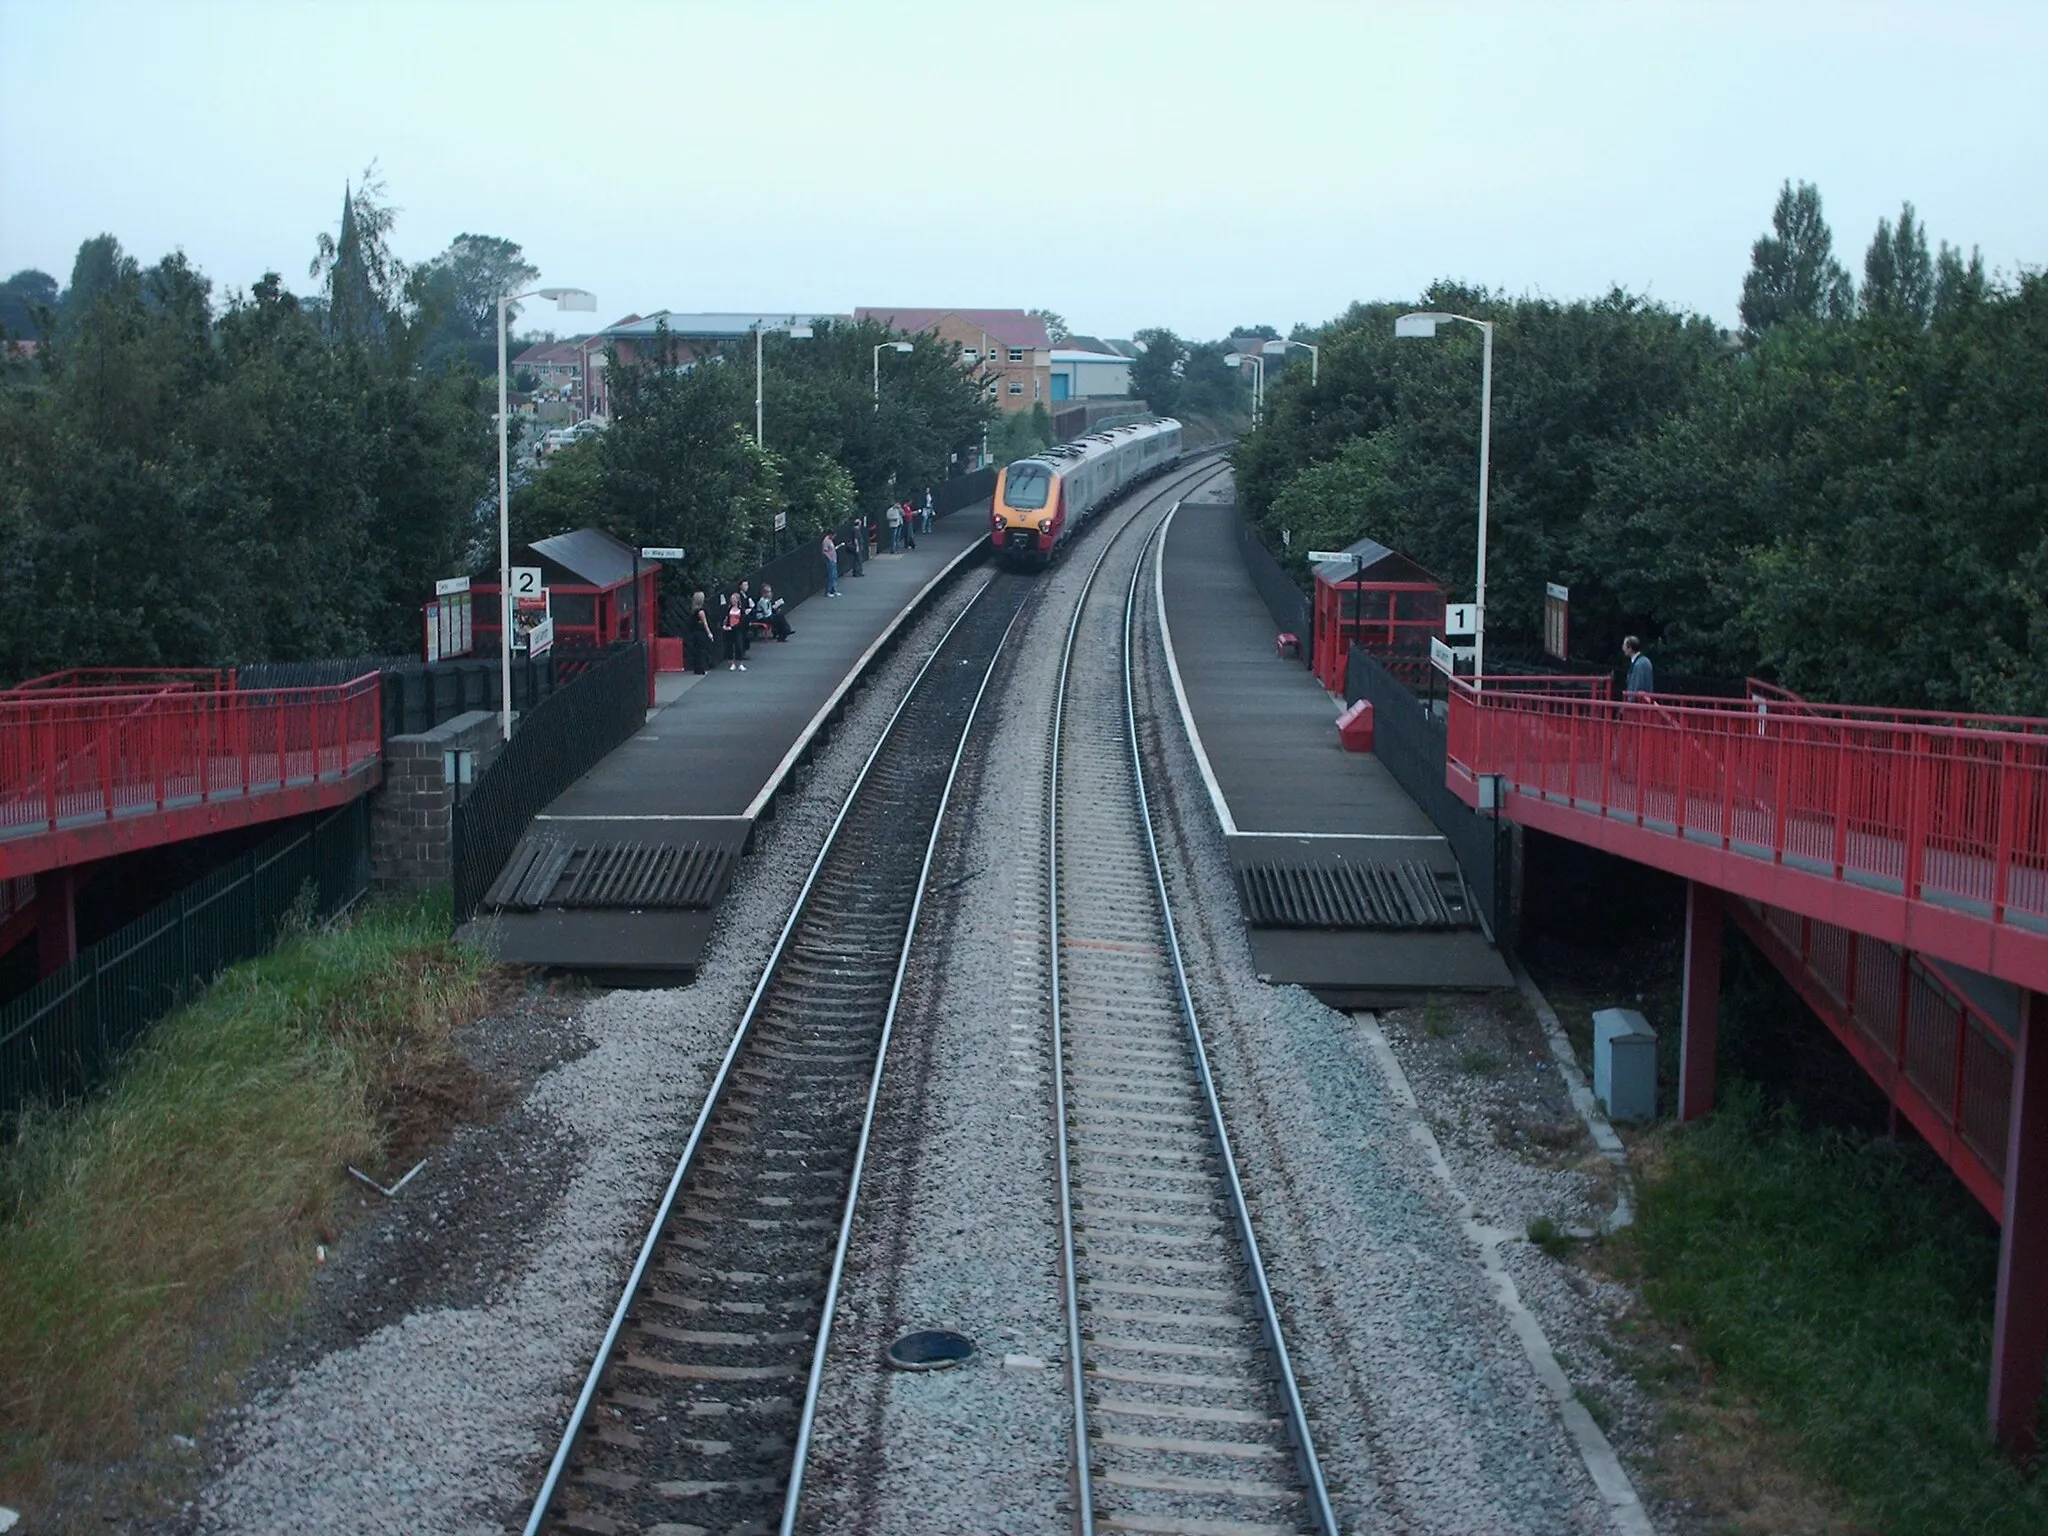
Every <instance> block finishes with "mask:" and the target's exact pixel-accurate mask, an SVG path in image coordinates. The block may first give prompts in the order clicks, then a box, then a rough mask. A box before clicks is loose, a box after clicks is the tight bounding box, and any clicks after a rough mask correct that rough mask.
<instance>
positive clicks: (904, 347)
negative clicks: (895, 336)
mask: <svg viewBox="0 0 2048 1536" xmlns="http://www.w3.org/2000/svg"><path fill="white" fill-rule="evenodd" d="M889 345H890V346H892V347H894V348H895V349H896V350H897V351H898V352H908V351H910V350H911V346H910V343H909V342H907V341H892V342H891V343H889Z"/></svg>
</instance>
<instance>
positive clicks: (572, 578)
mask: <svg viewBox="0 0 2048 1536" xmlns="http://www.w3.org/2000/svg"><path fill="white" fill-rule="evenodd" d="M637 553H638V551H637V550H636V549H635V548H634V547H633V546H632V545H631V544H622V543H620V542H619V541H618V540H617V539H615V538H613V537H612V536H611V535H610V534H608V533H605V532H603V531H602V530H601V529H597V528H578V529H577V530H576V531H575V532H574V533H558V534H555V535H554V536H553V537H551V538H546V539H535V540H534V541H533V542H532V543H531V544H522V545H520V546H519V547H518V548H517V549H515V550H513V551H512V564H513V566H514V567H515V568H516V567H519V566H537V567H538V568H539V569H540V572H541V583H542V585H544V586H545V587H546V588H547V589H548V599H549V612H550V613H551V614H552V615H553V617H554V621H555V643H556V644H557V645H570V646H577V647H582V648H589V649H593V650H595V649H600V648H602V647H604V646H607V645H610V644H612V643H613V642H614V641H618V640H637V639H640V638H641V637H642V635H643V634H644V635H645V636H646V638H647V639H649V640H652V639H653V638H654V636H655V634H656V633H657V631H658V629H659V625H658V623H657V622H655V621H654V615H655V614H656V612H657V608H656V604H657V601H658V599H657V595H656V590H657V584H658V582H659V578H660V576H661V566H660V564H659V563H658V562H656V561H652V560H641V561H638V562H637V565H638V568H639V583H638V585H637V586H636V585H635V583H634V568H635V564H636V561H635V559H634V557H635V555H636V554H637ZM469 590H470V592H471V593H472V594H473V597H474V602H475V617H474V621H473V622H474V626H475V635H476V654H477V655H479V656H495V655H497V654H498V616H499V614H500V612H501V611H502V609H501V607H500V601H501V600H500V598H499V590H500V589H499V586H498V573H497V572H496V571H490V572H487V573H485V574H484V575H482V576H480V577H477V578H476V579H475V580H473V581H471V583H470V587H469ZM642 614H646V615H647V616H648V619H649V622H648V623H647V624H646V625H645V627H644V629H643V627H642V624H641V615H642ZM651 649H652V647H650V650H651Z"/></svg>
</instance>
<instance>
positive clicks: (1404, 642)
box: [1313, 539, 1444, 693]
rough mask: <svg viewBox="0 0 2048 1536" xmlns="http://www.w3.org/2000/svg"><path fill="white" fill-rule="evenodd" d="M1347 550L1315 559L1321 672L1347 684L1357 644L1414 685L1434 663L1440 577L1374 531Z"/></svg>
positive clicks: (1329, 681) (1325, 678) (1322, 677)
mask: <svg viewBox="0 0 2048 1536" xmlns="http://www.w3.org/2000/svg"><path fill="white" fill-rule="evenodd" d="M1344 553H1345V555H1346V556H1347V557H1348V558H1346V559H1343V560H1330V561H1325V562H1324V563H1323V564H1321V565H1318V566H1315V567H1314V568H1313V569H1314V573H1315V579H1316V593H1315V626H1316V628H1315V646H1314V665H1315V673H1316V679H1317V681H1318V682H1320V683H1321V684H1322V685H1323V686H1324V687H1325V688H1327V689H1328V690H1329V691H1330V692H1332V693H1342V692H1343V691H1344V669H1345V667H1346V665H1347V664H1348V661H1349V658H1350V655H1351V647H1352V646H1354V645H1355V646H1357V647H1359V648H1360V649H1361V650H1363V651H1365V652H1366V653H1367V654H1368V655H1370V656H1373V657H1375V658H1376V659H1377V660H1378V661H1379V662H1380V664H1381V665H1383V666H1384V667H1386V669H1387V670H1388V671H1390V672H1392V673H1393V674H1394V676H1396V677H1398V678H1399V679H1400V680H1401V681H1402V682H1404V683H1406V684H1408V686H1409V687H1411V688H1415V687H1419V686H1420V685H1421V684H1422V682H1423V680H1424V675H1425V674H1426V673H1427V671H1428V670H1429V642H1430V641H1431V640H1432V639H1434V638H1439V637H1441V636H1442V634H1443V632H1444V586H1443V583H1442V582H1441V581H1439V580H1437V578H1436V577H1435V576H1434V575H1433V574H1431V573H1430V572H1429V571H1427V570H1425V569H1423V567H1421V566H1420V565H1418V564H1416V563H1415V562H1414V561H1413V560H1410V559H1409V558H1408V557H1407V556H1406V555H1403V554H1398V553H1396V552H1395V551H1393V550H1391V549H1389V548H1387V546H1386V545H1384V544H1381V543H1379V542H1378V541H1377V540H1374V539H1360V540H1359V541H1358V542H1357V543H1355V544H1351V545H1347V546H1346V547H1345V550H1344Z"/></svg>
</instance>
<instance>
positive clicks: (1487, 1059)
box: [1458, 1050, 1503, 1077]
mask: <svg viewBox="0 0 2048 1536" xmlns="http://www.w3.org/2000/svg"><path fill="white" fill-rule="evenodd" d="M1502 1065H1503V1063H1502V1062H1501V1059H1500V1058H1499V1057H1498V1056H1496V1055H1494V1054H1493V1053H1492V1052H1491V1051H1480V1050H1468V1051H1463V1052H1460V1053H1459V1056H1458V1069H1459V1070H1460V1071H1461V1072H1468V1073H1470V1074H1471V1075H1472V1076H1474V1077H1492V1076H1493V1075H1494V1074H1495V1073H1496V1072H1498V1071H1500V1069H1501V1066H1502Z"/></svg>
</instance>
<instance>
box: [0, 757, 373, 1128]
mask: <svg viewBox="0 0 2048 1536" xmlns="http://www.w3.org/2000/svg"><path fill="white" fill-rule="evenodd" d="M369 883H370V808H369V800H368V797H367V796H363V797H358V798H357V799H355V800H352V801H350V802H349V803H348V804H347V805H345V806H342V807H341V808H340V809H339V810H335V811H330V812H327V813H326V814H325V815H322V816H319V817H316V818H314V819H313V820H312V821H311V823H310V825H308V824H301V825H299V826H297V827H295V828H291V829H288V830H286V831H283V832H280V833H278V834H277V835H276V836H274V837H271V838H269V839H268V840H266V841H265V842H263V843H260V844H258V845H257V846H256V847H254V848H252V849H250V850H249V851H248V852H247V853H245V854H243V855H242V856H241V857H240V858H238V859H235V860H233V861H232V862H230V863H228V864H225V865H223V866H222V867H221V868H219V869H217V870H215V871H214V872H213V873H212V874H210V875H208V876H206V878H205V879H203V880H200V881H198V882H196V883H195V884H193V885H190V886H187V887H186V888H185V889H184V890H182V891H180V892H179V893H178V894H177V895H175V896H173V897H171V898H170V899H169V900H168V901H166V902H164V903H163V904H162V905H160V906H158V907H157V908H156V909H155V910H153V911H151V912H149V913H146V914H145V915H144V916H142V917H139V918H137V919H136V920H135V921H134V922H132V923H130V924H128V925H127V926H126V927H125V928H121V929H118V930H116V931H115V932H113V933H111V934H109V935H107V937H106V938H104V939H101V940H100V941H99V943H97V944H94V945H93V946H91V947H90V948H89V949H86V950H84V951H82V952H81V953H80V954H79V956H78V958H77V959H75V960H73V961H72V962H71V963H70V964H69V965H67V966H64V967H63V968H62V969H61V970H58V971H56V972H55V973H53V974H52V975H49V976H46V977H45V978H44V979H43V980H41V981H39V982H37V983H36V985H35V986H33V987H31V988H30V989H29V990H28V991H27V992H25V993H23V994H22V995H21V996H20V997H17V998H15V999H14V1000H13V1001H12V1002H10V1003H8V1004H7V1005H6V1007H4V1008H0V1126H8V1125H11V1124H12V1123H13V1122H14V1121H15V1119H16V1118H17V1117H18V1116H19V1115H20V1113H21V1111H22V1109H23V1108H24V1107H25V1106H27V1105H30V1104H37V1103H43V1104H61V1103H63V1102H65V1101H67V1100H70V1099H75V1098H78V1097H80V1096H82V1095H83V1094H86V1093H88V1092H90V1091H91V1090H92V1089H93V1088H94V1087H95V1086H96V1085H98V1084H99V1083H100V1082H102V1081H103V1080H104V1079H105V1078H106V1077H107V1075H108V1073H109V1072H111V1071H112V1069H113V1068H114V1066H115V1064H116V1063H117V1062H118V1061H119V1060H120V1057H121V1054H122V1053H123V1052H124V1051H125V1050H127V1048H128V1047H129V1046H131V1045H133V1044H134V1043H135V1042H136V1041H137V1040H138V1039H139V1038H141V1036H142V1035H143V1033H144V1032H145V1031H146V1030H147V1029H148V1028H149V1026H150V1025H152V1024H154V1023H155V1022H156V1021H157V1020H159V1019H161V1018H163V1017H164V1016H165V1015H166V1014H168V1013H170V1012H171V1011H172V1010H173V1009H175V1008H177V1007H178V1006H179V1005H180V1004H181V1003H184V1002H186V1001H187V1000H188V999H190V998H191V997H192V996H193V994H195V993H196V992H198V991H199V989H200V988H202V987H204V986H205V985H206V984H207V983H208V982H210V981H212V980H213V979H214V978H215V977H216V976H218V975H219V974H220V973H221V972H222V971H224V970H226V969H227V968H228V967H229V966H231V965H233V964H234V963H235V962H236V961H238V960H246V959H249V958H250V957H251V956H253V955H260V954H262V953H264V952H265V951H266V950H268V949H269V948H270V946H271V945H272V944H274V943H275V942H276V941H277V936H278V933H279V931H280V930H281V929H282V928H283V927H284V925H285V923H286V921H287V920H288V919H290V918H291V917H293V916H294V915H300V916H304V917H307V918H317V917H321V916H325V915H326V914H328V913H330V912H333V911H335V910H336V909H337V908H339V907H341V906H342V905H344V904H345V903H347V902H349V901H352V900H353V899H354V898H355V897H356V896H357V895H359V894H360V893H361V892H363V891H364V890H366V889H368V887H369Z"/></svg>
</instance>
